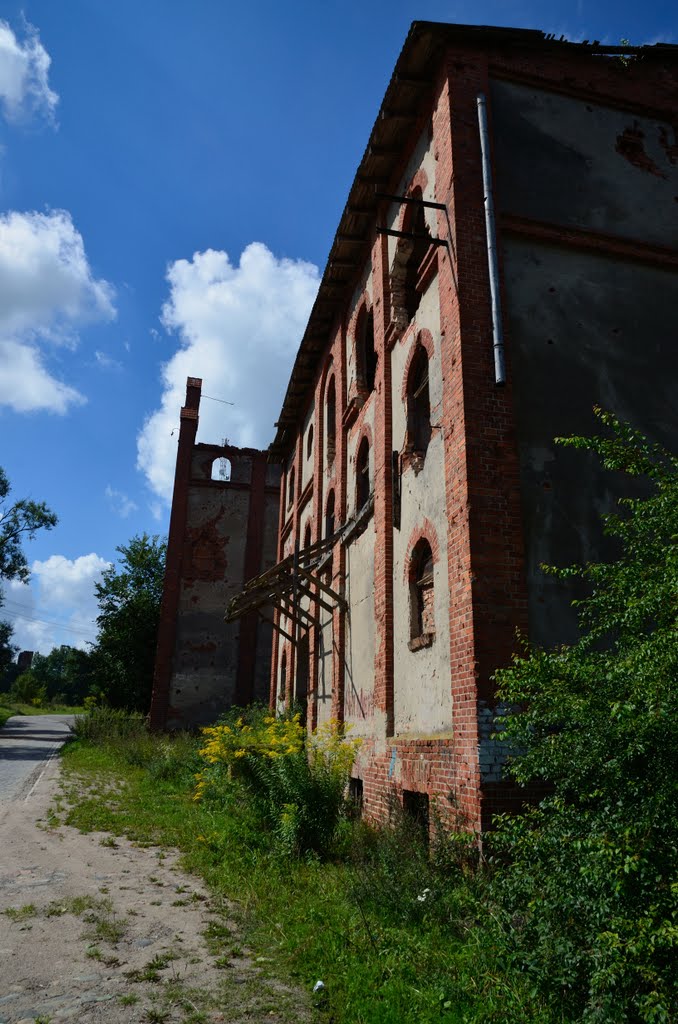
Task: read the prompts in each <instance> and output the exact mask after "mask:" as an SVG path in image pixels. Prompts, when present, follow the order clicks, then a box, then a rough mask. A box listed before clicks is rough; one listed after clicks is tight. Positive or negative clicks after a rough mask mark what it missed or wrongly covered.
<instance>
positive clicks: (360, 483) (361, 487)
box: [355, 437, 372, 512]
mask: <svg viewBox="0 0 678 1024" xmlns="http://www.w3.org/2000/svg"><path fill="white" fill-rule="evenodd" d="M371 489H372V488H371V486H370V444H369V441H368V440H367V438H366V437H364V438H363V439H362V441H361V442H360V448H358V458H357V459H356V464H355V506H356V512H359V511H360V510H361V509H362V508H364V507H365V505H366V504H367V502H368V501H369V500H370V492H371Z"/></svg>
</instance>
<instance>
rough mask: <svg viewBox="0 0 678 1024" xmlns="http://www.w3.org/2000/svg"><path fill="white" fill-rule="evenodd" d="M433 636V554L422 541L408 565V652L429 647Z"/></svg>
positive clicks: (427, 544) (434, 630) (434, 631)
mask: <svg viewBox="0 0 678 1024" xmlns="http://www.w3.org/2000/svg"><path fill="white" fill-rule="evenodd" d="M435 634H436V626H435V608H434V589H433V552H432V551H431V545H430V544H429V542H428V541H427V540H426V539H422V540H420V541H419V543H418V544H417V545H416V547H415V549H414V551H413V552H412V561H411V563H410V650H416V649H417V648H419V647H428V646H430V645H431V644H432V643H433V640H434V639H435Z"/></svg>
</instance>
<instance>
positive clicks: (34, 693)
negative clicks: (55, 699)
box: [9, 669, 47, 708]
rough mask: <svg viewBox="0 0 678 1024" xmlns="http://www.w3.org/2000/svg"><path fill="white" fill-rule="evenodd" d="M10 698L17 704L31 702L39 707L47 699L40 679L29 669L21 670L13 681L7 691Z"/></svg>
mask: <svg viewBox="0 0 678 1024" xmlns="http://www.w3.org/2000/svg"><path fill="white" fill-rule="evenodd" d="M9 695H10V698H11V700H14V701H16V702H17V703H18V704H32V705H33V707H36V708H39V707H41V706H42V705H43V704H44V703H45V701H46V700H47V691H46V690H45V687H44V686H42V685H41V683H40V680H39V679H38V677H37V676H36V675H35V673H34V672H32V671H31V670H30V669H29V670H28V672H22V674H21V675H20V676H18V677H17V678H16V679H15V680H14V682H13V683H12V688H11V689H10V691H9Z"/></svg>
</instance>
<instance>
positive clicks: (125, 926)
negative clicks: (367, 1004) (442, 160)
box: [0, 760, 311, 1024]
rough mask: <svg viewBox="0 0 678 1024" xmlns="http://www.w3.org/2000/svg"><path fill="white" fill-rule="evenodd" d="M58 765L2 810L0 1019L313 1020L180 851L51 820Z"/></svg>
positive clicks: (157, 1023)
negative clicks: (190, 872)
mask: <svg viewBox="0 0 678 1024" xmlns="http://www.w3.org/2000/svg"><path fill="white" fill-rule="evenodd" d="M59 772H60V767H59V762H58V760H53V761H52V762H50V763H49V764H48V766H47V768H46V769H45V771H44V773H43V774H42V775H41V776H40V777H39V779H38V781H37V782H36V783H34V784H32V788H31V789H30V791H29V792H27V793H26V792H23V791H22V792H20V793H19V794H18V795H17V796H15V798H14V799H12V800H8V801H5V802H3V804H2V805H1V806H0V915H2V916H0V1024H34V1022H36V1021H37V1022H38V1024H47V1022H57V1021H62V1020H72V1021H83V1022H85V1024H90V1022H91V1024H94V1022H96V1024H99V1022H101V1024H104V1022H105V1024H128V1022H129V1024H131V1022H143V1024H162V1022H168V1024H170V1022H181V1024H202V1022H205V1024H207V1022H213V1021H232V1022H245V1021H247V1022H258V1021H267V1022H271V1024H282V1022H289V1021H308V1020H310V1019H311V1011H310V1009H309V997H308V996H307V995H306V994H305V993H302V992H299V991H295V990H294V989H292V988H290V987H288V986H286V985H283V984H281V983H279V982H277V981H275V979H272V978H270V977H267V976H266V967H265V964H264V963H260V962H259V963H258V962H256V961H255V960H253V959H252V957H251V955H249V951H248V950H246V949H243V948H242V946H241V943H240V940H239V936H238V931H237V927H236V925H235V924H234V922H233V921H232V920H230V919H229V907H228V906H227V905H223V906H219V905H218V904H217V903H215V902H214V901H213V900H210V898H209V897H208V895H207V893H206V892H205V890H204V889H203V888H202V887H201V885H200V884H199V882H198V881H197V880H196V879H195V878H193V877H190V876H187V875H186V874H184V873H182V872H181V871H180V870H179V869H178V867H177V856H176V854H174V853H173V852H171V851H162V850H159V849H157V848H151V849H149V848H140V847H139V846H135V845H134V844H132V843H131V842H129V841H127V840H123V839H115V840H114V839H113V838H112V837H110V836H107V835H103V834H101V833H98V834H97V833H92V834H88V835H82V834H80V833H79V832H77V831H76V830H74V829H71V828H67V827H64V826H59V827H56V828H54V827H50V824H49V822H50V820H51V821H52V822H53V819H50V806H51V805H52V803H53V800H54V797H55V796H56V794H57V792H58V786H59ZM209 929H211V931H212V933H213V934H215V933H216V935H217V936H218V939H219V948H216V945H215V943H214V942H212V943H210V942H208V940H207V939H206V935H205V933H206V932H207V931H208V930H209Z"/></svg>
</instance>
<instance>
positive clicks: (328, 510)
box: [325, 491, 334, 537]
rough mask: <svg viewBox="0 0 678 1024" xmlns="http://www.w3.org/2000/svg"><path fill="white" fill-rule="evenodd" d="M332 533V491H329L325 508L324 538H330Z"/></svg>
mask: <svg viewBox="0 0 678 1024" xmlns="http://www.w3.org/2000/svg"><path fill="white" fill-rule="evenodd" d="M333 533H334V491H330V493H329V496H328V498H327V505H326V506H325V536H326V537H331V536H332V534H333Z"/></svg>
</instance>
